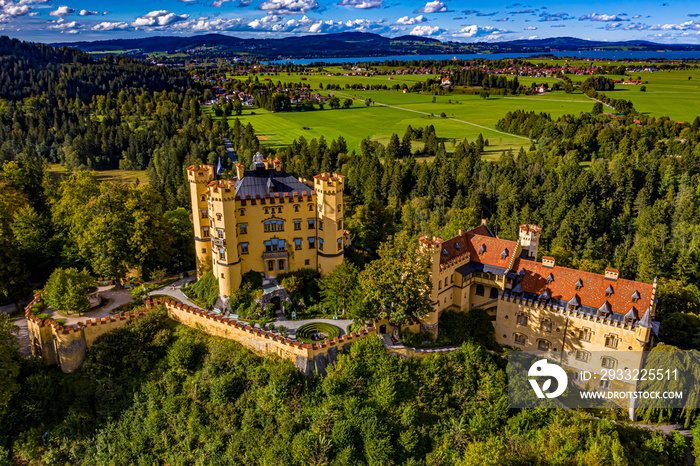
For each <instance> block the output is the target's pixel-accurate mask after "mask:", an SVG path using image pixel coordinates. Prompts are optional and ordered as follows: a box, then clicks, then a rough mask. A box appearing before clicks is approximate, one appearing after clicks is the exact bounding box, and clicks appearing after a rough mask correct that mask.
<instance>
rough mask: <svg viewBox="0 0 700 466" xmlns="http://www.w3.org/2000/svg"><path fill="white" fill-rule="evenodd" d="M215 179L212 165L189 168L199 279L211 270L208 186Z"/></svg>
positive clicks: (188, 177)
mask: <svg viewBox="0 0 700 466" xmlns="http://www.w3.org/2000/svg"><path fill="white" fill-rule="evenodd" d="M213 179H214V166H212V165H192V166H190V167H188V168H187V180H188V181H189V183H190V202H191V204H192V224H193V226H194V244H195V254H196V258H197V278H198V279H199V278H202V275H204V274H205V273H206V272H207V271H208V270H210V269H211V232H210V225H209V200H208V198H207V184H208V183H209V182H210V181H212V180H213Z"/></svg>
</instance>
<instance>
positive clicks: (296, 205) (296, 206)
mask: <svg viewBox="0 0 700 466" xmlns="http://www.w3.org/2000/svg"><path fill="white" fill-rule="evenodd" d="M294 212H299V204H294Z"/></svg>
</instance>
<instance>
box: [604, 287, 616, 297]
mask: <svg viewBox="0 0 700 466" xmlns="http://www.w3.org/2000/svg"><path fill="white" fill-rule="evenodd" d="M614 292H615V290H613V287H612V285H608V287H607V288H606V289H605V297H606V298H609V297H610V296H612V295H613V293H614Z"/></svg>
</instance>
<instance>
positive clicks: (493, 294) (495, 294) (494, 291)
mask: <svg viewBox="0 0 700 466" xmlns="http://www.w3.org/2000/svg"><path fill="white" fill-rule="evenodd" d="M489 298H491V299H496V298H498V288H491V291H489Z"/></svg>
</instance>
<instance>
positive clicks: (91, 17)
mask: <svg viewBox="0 0 700 466" xmlns="http://www.w3.org/2000/svg"><path fill="white" fill-rule="evenodd" d="M477 5H478V6H477ZM483 5H488V6H487V7H485V6H483ZM344 31H360V32H375V33H378V34H382V35H385V36H389V37H393V36H398V35H403V34H412V35H418V36H425V37H434V38H438V39H441V40H453V41H460V42H482V41H502V40H513V39H521V38H545V37H556V36H573V37H580V38H583V39H595V40H608V41H613V40H630V39H643V40H652V41H657V42H664V43H693V44H698V43H700V2H697V1H682V2H676V1H673V0H669V1H668V2H659V1H644V0H642V1H621V2H596V1H593V2H581V1H577V2H575V3H572V2H562V1H557V2H554V3H552V2H546V3H545V2H539V3H527V2H485V3H484V2H478V3H477V2H462V1H457V0H434V1H425V0H423V1H408V0H407V1H401V2H399V1H396V0H153V1H150V2H146V3H143V2H139V1H136V0H120V1H102V2H95V1H85V0H59V1H58V2H55V1H53V0H0V34H3V35H9V36H10V37H17V38H20V39H24V40H33V41H41V42H69V41H77V40H100V39H110V38H138V37H147V36H154V35H187V36H189V35H195V34H205V33H222V34H227V35H232V36H238V37H259V38H265V37H284V36H289V35H304V34H322V33H332V32H344Z"/></svg>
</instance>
